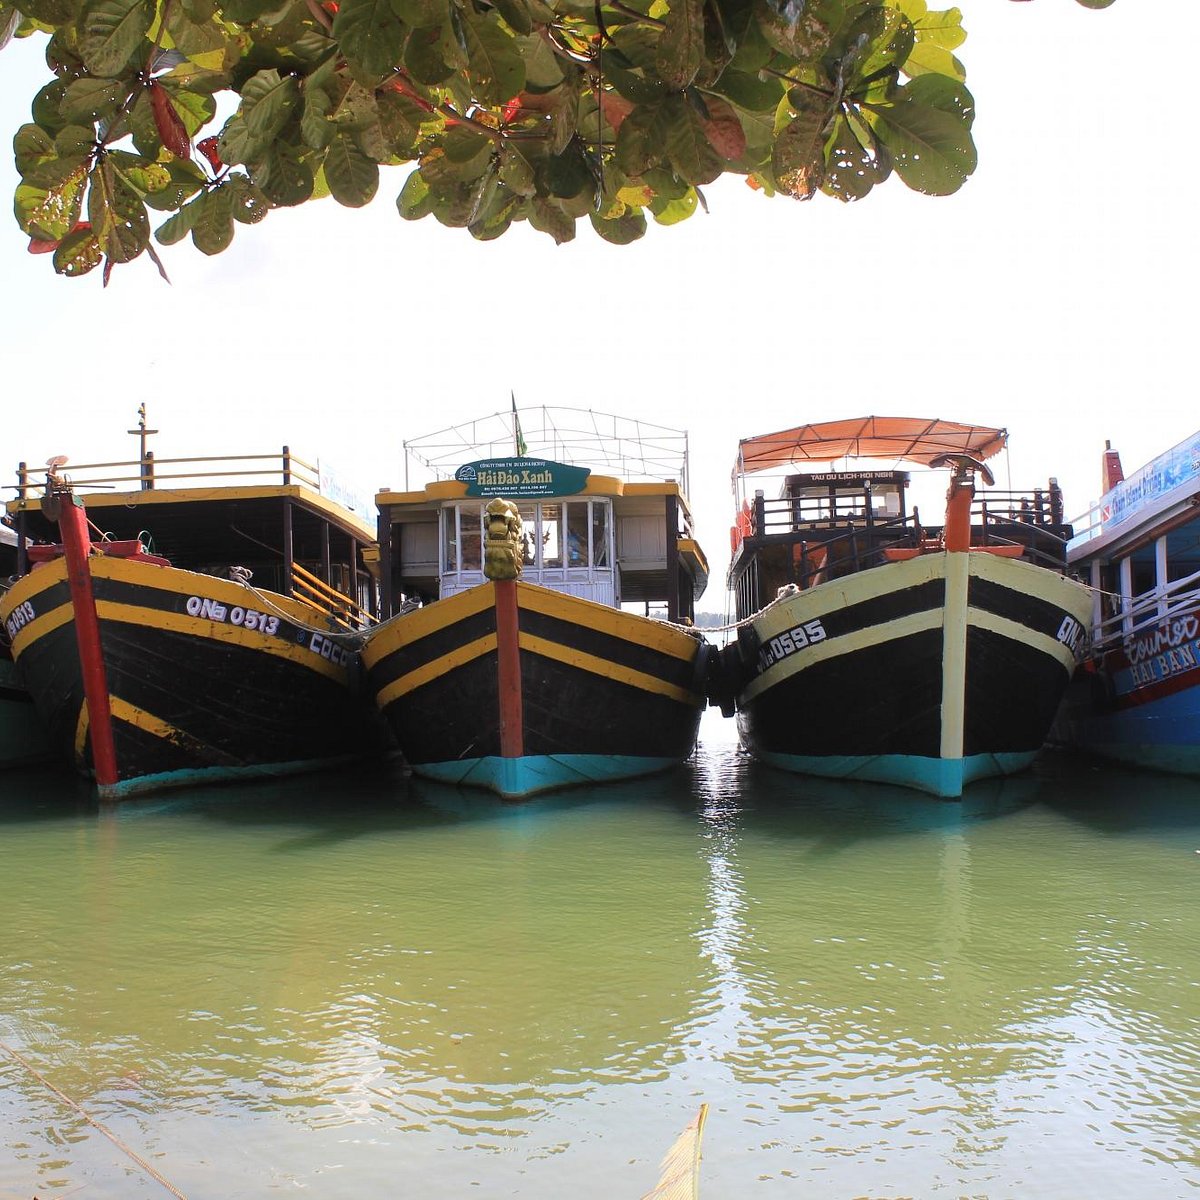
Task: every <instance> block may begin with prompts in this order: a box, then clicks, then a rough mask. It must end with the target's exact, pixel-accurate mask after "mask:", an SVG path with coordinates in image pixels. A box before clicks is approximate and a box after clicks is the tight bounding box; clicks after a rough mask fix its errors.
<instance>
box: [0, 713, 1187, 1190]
mask: <svg viewBox="0 0 1200 1200" xmlns="http://www.w3.org/2000/svg"><path fill="white" fill-rule="evenodd" d="M703 739H704V740H703V745H702V748H701V751H700V752H699V753H698V755H697V756H696V759H695V760H694V761H693V762H692V763H690V764H689V765H688V766H687V767H686V768H683V769H681V770H680V771H677V772H675V773H673V774H670V775H666V776H662V777H660V778H656V779H652V780H649V781H641V782H637V783H632V784H624V785H619V786H616V787H610V788H604V789H595V790H589V791H586V792H575V793H566V794H564V795H562V796H559V797H555V798H553V799H544V800H540V801H535V802H533V803H528V804H524V805H521V806H512V805H503V804H501V803H500V802H498V801H495V800H493V799H491V798H489V797H487V796H485V795H482V794H475V793H469V792H464V791H457V790H453V789H445V788H437V787H433V786H430V785H425V784H420V783H417V782H411V783H410V782H409V781H406V780H404V779H403V778H402V777H400V776H399V775H396V774H394V773H393V774H388V773H367V774H363V775H356V776H353V777H336V776H322V777H314V778H308V779H304V780H301V781H296V780H293V781H289V782H286V783H282V784H264V785H258V786H254V787H246V788H237V789H211V790H203V791H194V792H189V793H187V794H180V795H177V796H172V797H171V798H170V799H167V800H158V801H153V802H142V803H131V804H127V805H125V806H122V807H120V808H119V809H117V810H116V811H115V812H112V813H99V812H97V811H96V809H95V807H94V806H92V805H91V804H90V803H89V801H88V799H87V793H86V790H85V789H83V788H82V785H78V784H76V783H75V782H74V781H73V780H71V779H69V778H64V777H61V776H57V775H52V776H46V775H38V774H34V773H21V774H17V775H13V774H8V775H5V776H0V838H2V844H3V850H2V854H3V862H2V869H0V1040H2V1042H3V1048H0V1198H2V1200H30V1198H31V1197H33V1196H35V1195H36V1196H38V1197H41V1200H48V1198H50V1197H58V1196H61V1197H65V1196H68V1195H71V1196H80V1197H83V1200H100V1198H102V1197H103V1198H107V1197H113V1198H121V1200H126V1198H128V1200H141V1198H142V1197H146V1198H150V1197H164V1196H166V1195H168V1194H169V1193H168V1192H167V1191H166V1190H165V1189H164V1188H163V1186H162V1185H161V1184H160V1183H158V1182H156V1181H155V1180H153V1179H152V1178H150V1177H149V1176H147V1175H146V1174H145V1172H144V1171H142V1170H141V1169H140V1168H139V1167H138V1166H137V1165H136V1163H135V1162H134V1161H133V1160H132V1159H130V1158H129V1157H128V1156H127V1155H126V1154H125V1153H124V1152H123V1151H122V1150H121V1149H120V1148H118V1147H117V1146H115V1145H114V1144H113V1142H111V1141H110V1140H108V1139H107V1138H106V1137H104V1136H103V1135H102V1134H101V1133H100V1132H99V1131H98V1130H97V1129H96V1128H95V1127H94V1126H93V1125H90V1124H88V1123H87V1121H86V1120H84V1119H83V1118H82V1117H81V1116H80V1115H79V1114H78V1112H77V1111H76V1110H75V1109H73V1108H72V1107H71V1105H70V1104H69V1103H68V1102H67V1101H68V1098H69V1099H70V1100H72V1101H74V1102H76V1103H77V1104H79V1105H82V1107H83V1108H84V1109H85V1110H86V1111H87V1112H88V1113H90V1114H91V1115H92V1116H93V1117H95V1118H96V1120H97V1121H99V1122H101V1123H102V1124H103V1125H105V1126H106V1127H107V1128H108V1129H109V1130H110V1131H111V1132H112V1133H113V1135H114V1136H115V1137H117V1138H118V1139H119V1140H120V1141H121V1142H122V1143H123V1144H124V1145H126V1146H128V1147H129V1148H130V1149H132V1150H134V1151H135V1152H136V1153H138V1154H140V1155H141V1156H143V1157H144V1158H145V1159H146V1160H147V1161H148V1162H149V1163H150V1164H152V1165H153V1166H154V1167H155V1168H156V1169H157V1170H158V1171H159V1172H161V1174H162V1175H163V1176H164V1178H166V1179H168V1180H169V1181H170V1182H171V1183H172V1184H173V1185H174V1186H175V1187H176V1188H178V1189H179V1190H180V1191H182V1192H183V1193H185V1194H186V1195H187V1196H188V1197H189V1200H198V1198H201V1197H221V1198H222V1200H225V1198H234V1197H261V1196H273V1195H278V1194H290V1193H293V1192H299V1191H304V1192H307V1193H308V1194H310V1195H312V1196H316V1197H322V1198H324V1197H354V1198H356V1200H361V1198H364V1197H372V1198H375V1197H380V1198H382V1197H419V1198H423V1200H424V1198H434V1200H436V1198H440V1197H455V1198H457V1197H469V1196H480V1197H506V1196H520V1197H527V1198H529V1200H551V1198H554V1200H558V1198H560V1197H566V1196H568V1195H570V1196H571V1197H573V1198H575V1197H579V1198H584V1200H593V1198H594V1200H614V1198H622V1197H628V1198H630V1200H636V1198H637V1197H639V1196H641V1195H642V1194H643V1193H644V1192H646V1191H648V1190H650V1189H651V1188H652V1187H653V1185H654V1183H655V1181H656V1179H657V1175H658V1162H659V1160H660V1158H661V1157H662V1155H663V1153H664V1152H665V1151H666V1149H667V1148H668V1147H669V1146H670V1145H671V1143H672V1142H673V1141H674V1139H675V1137H676V1135H677V1134H678V1132H679V1131H680V1130H681V1129H682V1128H683V1126H684V1125H686V1124H687V1122H688V1121H689V1120H690V1118H691V1117H692V1116H693V1114H694V1113H695V1111H696V1109H697V1108H698V1106H699V1104H700V1103H701V1102H702V1101H707V1102H708V1103H709V1104H710V1116H709V1121H708V1125H707V1128H706V1131H705V1137H704V1163H703V1168H702V1182H703V1186H702V1193H703V1195H704V1196H705V1197H706V1198H708V1200H721V1198H725V1200H730V1198H739V1200H740V1198H743V1197H762V1198H763V1200H768V1198H775V1197H788V1198H793V1197H794V1198H804V1200H810V1198H813V1197H821V1198H824V1197H830V1198H838V1200H843V1198H846V1200H848V1198H851V1197H868V1196H869V1197H901V1196H908V1197H927V1196H947V1197H960V1196H969V1197H987V1198H989V1200H999V1198H1001V1197H1035V1198H1048V1197H1053V1198H1059V1197H1061V1198H1064V1200H1066V1198H1074V1197H1084V1196H1087V1197H1093V1196H1094V1197H1102V1198H1105V1200H1113V1198H1118V1197H1137V1198H1139V1200H1142V1198H1145V1197H1154V1198H1156V1200H1157V1198H1170V1197H1191V1196H1197V1195H1200V1116H1198V1115H1197V1114H1198V1113H1200V907H1198V897H1197V890H1198V889H1197V885H1198V882H1200V876H1198V872H1200V854H1198V853H1197V851H1200V784H1197V783H1195V782H1187V781H1179V780H1171V779H1168V778H1165V777H1151V776H1138V775H1134V774H1131V773H1127V772H1123V771H1117V770H1114V769H1111V768H1105V769H1102V770H1101V769H1096V768H1094V767H1089V766H1087V765H1086V764H1081V763H1078V762H1072V761H1065V760H1058V759H1048V760H1047V761H1045V762H1043V763H1041V764H1039V766H1038V768H1037V770H1036V771H1035V772H1034V773H1033V774H1031V775H1028V776H1026V777H1024V778H1020V779H1015V780H1010V781H1006V782H1005V783H1003V784H998V783H986V784H981V785H977V786H975V787H973V788H972V789H971V790H970V791H969V792H968V794H967V796H966V798H965V799H964V800H963V801H962V803H961V804H960V803H948V802H944V801H937V800H932V799H925V798H923V797H920V796H916V795H914V794H911V793H908V792H905V791H900V790H895V789H891V788H887V787H882V786H875V785H853V784H849V785H842V784H832V783H820V782H814V781H811V780H802V779H799V778H796V777H793V776H789V775H784V774H780V773H777V772H775V771H773V770H770V769H768V768H765V767H760V766H757V765H754V764H751V763H749V762H747V761H746V760H745V759H744V758H742V757H741V756H739V754H738V753H737V750H736V747H735V745H734V744H733V742H732V740H731V739H732V723H725V724H722V722H721V720H720V718H719V717H717V716H715V714H714V715H713V716H711V717H708V718H706V720H705V724H704V728H703ZM14 1051H15V1052H16V1054H17V1055H19V1056H20V1060H18V1058H17V1057H15V1056H14V1054H13V1053H12V1052H14ZM34 1072H36V1073H37V1074H34Z"/></svg>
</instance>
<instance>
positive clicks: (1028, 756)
mask: <svg viewBox="0 0 1200 1200" xmlns="http://www.w3.org/2000/svg"><path fill="white" fill-rule="evenodd" d="M759 757H761V758H762V760H763V762H766V763H769V764H770V765H771V766H773V767H778V768H780V769H781V770H783V771H792V772H794V773H796V774H798V775H820V776H823V777H824V778H827V779H866V780H870V781H871V782H872V783H895V784H899V785H900V786H901V787H909V788H914V789H916V790H917V791H919V792H927V793H929V795H931V796H937V797H939V798H941V799H944V800H956V799H958V797H960V796H961V795H962V792H963V788H964V787H966V785H967V784H969V783H974V782H975V781H976V780H977V779H991V778H993V777H995V776H1000V775H1014V774H1016V773H1017V772H1018V771H1023V770H1024V769H1025V768H1026V767H1028V766H1029V765H1030V763H1032V762H1033V760H1034V758H1035V757H1037V752H1036V751H1022V752H1020V753H1009V754H972V755H969V756H968V757H966V758H924V757H921V756H920V755H916V754H875V755H869V756H862V757H859V756H853V755H846V756H843V757H836V756H833V755H829V756H826V755H821V756H804V755H796V754H769V753H764V752H759Z"/></svg>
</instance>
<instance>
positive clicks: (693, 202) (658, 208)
mask: <svg viewBox="0 0 1200 1200" xmlns="http://www.w3.org/2000/svg"><path fill="white" fill-rule="evenodd" d="M699 207H700V197H699V196H698V195H697V194H696V189H695V188H689V189H688V191H687V193H686V194H685V195H683V196H680V197H679V198H678V199H675V200H667V199H665V198H660V197H655V199H654V200H653V201H652V202H651V204H650V212H651V213H652V214H653V216H654V220H655V223H656V224H658V225H678V224H679V222H680V221H686V220H687V219H688V217H690V216H691V215H692V213H694V212H695V211H696V209H697V208H699Z"/></svg>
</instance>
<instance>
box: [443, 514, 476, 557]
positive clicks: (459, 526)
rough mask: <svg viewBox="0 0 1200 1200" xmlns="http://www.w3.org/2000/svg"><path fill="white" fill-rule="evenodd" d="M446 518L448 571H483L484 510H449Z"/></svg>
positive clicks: (445, 543) (445, 544)
mask: <svg viewBox="0 0 1200 1200" xmlns="http://www.w3.org/2000/svg"><path fill="white" fill-rule="evenodd" d="M444 518H445V527H444V534H445V541H444V548H445V560H446V570H447V571H480V570H482V569H483V508H482V507H481V506H478V505H462V506H461V507H456V508H448V509H446V510H445V513H444Z"/></svg>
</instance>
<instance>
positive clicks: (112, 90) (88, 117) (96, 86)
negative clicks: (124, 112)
mask: <svg viewBox="0 0 1200 1200" xmlns="http://www.w3.org/2000/svg"><path fill="white" fill-rule="evenodd" d="M125 96H126V84H125V83H124V82H123V81H122V80H119V79H92V78H91V77H90V76H86V75H85V76H84V77H83V78H82V79H73V80H71V82H70V83H68V84H67V89H66V93H65V94H64V95H63V98H62V101H61V103H60V104H59V106H58V110H59V112H60V113H61V115H62V116H63V118H64V119H65V120H67V121H70V122H72V123H74V122H79V121H88V122H93V121H96V120H97V119H99V118H101V117H103V118H111V117H114V116H115V115H116V113H117V109H118V108H120V107H121V102H122V101H123V100H124V99H125ZM92 137H93V138H94V137H95V132H94V131H92Z"/></svg>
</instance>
